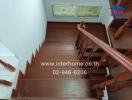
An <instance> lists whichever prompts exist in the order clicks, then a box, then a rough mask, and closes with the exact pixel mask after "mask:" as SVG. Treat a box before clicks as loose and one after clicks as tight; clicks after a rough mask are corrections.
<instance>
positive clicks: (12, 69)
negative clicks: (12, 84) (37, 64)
mask: <svg viewBox="0 0 132 100" xmlns="http://www.w3.org/2000/svg"><path fill="white" fill-rule="evenodd" d="M0 64H2V65H3V66H4V67H5V68H7V69H8V70H9V71H11V72H14V71H15V70H16V69H15V68H14V67H13V66H12V65H10V64H8V63H5V62H4V61H3V60H1V59H0Z"/></svg>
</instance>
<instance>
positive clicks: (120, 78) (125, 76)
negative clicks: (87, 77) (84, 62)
mask: <svg viewBox="0 0 132 100" xmlns="http://www.w3.org/2000/svg"><path fill="white" fill-rule="evenodd" d="M130 77H132V73H130V72H128V71H125V72H122V73H119V74H118V75H116V76H114V78H113V79H111V80H107V81H105V82H102V83H100V84H96V85H94V86H93V89H98V88H104V87H105V86H106V85H111V84H113V83H115V82H119V81H124V80H127V79H128V78H130Z"/></svg>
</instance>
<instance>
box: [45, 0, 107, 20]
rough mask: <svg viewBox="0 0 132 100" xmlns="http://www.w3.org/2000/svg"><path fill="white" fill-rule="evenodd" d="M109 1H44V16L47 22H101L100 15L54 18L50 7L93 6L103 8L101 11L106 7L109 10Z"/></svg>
mask: <svg viewBox="0 0 132 100" xmlns="http://www.w3.org/2000/svg"><path fill="white" fill-rule="evenodd" d="M108 1H109V0H44V3H45V9H46V16H47V20H48V21H59V22H80V21H82V20H83V21H86V22H102V13H101V16H100V17H99V18H98V17H55V16H53V12H52V5H54V4H70V5H71V4H73V5H90V6H92V5H94V6H96V5H97V6H103V9H102V11H104V10H105V9H106V7H107V9H109V6H108V5H109V3H108ZM103 15H105V13H103Z"/></svg>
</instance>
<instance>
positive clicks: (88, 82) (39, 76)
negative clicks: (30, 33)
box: [12, 23, 108, 100]
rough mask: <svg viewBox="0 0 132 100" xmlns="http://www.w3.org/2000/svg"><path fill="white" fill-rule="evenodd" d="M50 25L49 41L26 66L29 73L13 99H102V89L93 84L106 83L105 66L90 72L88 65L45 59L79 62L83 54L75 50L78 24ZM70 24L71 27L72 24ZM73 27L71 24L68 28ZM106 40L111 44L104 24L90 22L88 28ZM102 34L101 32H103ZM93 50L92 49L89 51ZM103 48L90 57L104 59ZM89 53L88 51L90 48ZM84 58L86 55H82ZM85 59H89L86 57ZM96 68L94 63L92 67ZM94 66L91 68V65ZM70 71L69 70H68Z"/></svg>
mask: <svg viewBox="0 0 132 100" xmlns="http://www.w3.org/2000/svg"><path fill="white" fill-rule="evenodd" d="M55 24H56V26H59V28H56V26H54V23H49V24H48V30H47V36H46V41H45V42H44V43H43V44H42V46H41V48H40V50H39V51H38V53H37V56H36V57H33V59H32V63H31V65H30V66H29V65H28V67H27V70H26V75H25V76H24V78H23V79H21V80H20V84H19V88H18V95H17V97H15V98H12V99H13V100H15V99H19V100H21V99H22V100H24V99H25V100H27V99H28V100H30V99H35V100H40V99H42V100H56V99H57V100H71V99H72V100H74V99H75V100H97V99H100V98H102V96H103V92H102V91H101V93H100V91H97V92H96V93H94V92H93V90H92V86H93V84H95V83H99V82H103V81H105V80H106V79H107V77H106V70H105V67H106V66H105V65H104V66H103V65H100V66H102V67H100V68H99V69H98V71H97V70H94V71H92V72H90V73H89V69H88V67H89V66H45V65H42V64H41V63H42V62H48V61H50V62H56V61H58V62H59V61H70V62H73V61H76V62H79V61H81V60H79V59H80V54H79V51H80V50H77V49H76V46H75V42H76V39H77V36H78V30H75V26H77V24H76V23H75V24H68V27H65V26H66V25H65V24H63V23H58V24H57V23H55ZM70 25H71V26H70ZM69 26H70V27H69ZM95 27H96V28H97V30H94V32H95V33H96V34H93V35H95V36H97V37H99V38H100V39H102V40H103V41H104V42H106V43H108V41H107V37H106V31H105V28H104V25H102V24H96V23H95V24H88V30H90V31H91V32H93V29H94V28H95ZM101 34H102V35H101ZM90 51H91V50H90ZM100 52H101V53H102V52H103V51H100V50H98V52H95V53H94V55H93V56H91V58H90V60H94V59H98V61H99V59H101V54H100ZM87 53H89V51H87ZM83 58H85V56H84V57H83ZM84 61H86V60H85V59H84ZM93 67H94V66H93ZM89 68H90V69H91V67H89ZM54 70H55V71H56V70H57V71H58V70H59V71H60V72H61V71H72V72H74V71H80V70H81V71H83V72H84V71H85V72H86V74H75V73H71V74H67V73H66V74H64V73H63V74H62V73H61V74H56V75H54V74H53V71H54ZM69 73H70V72H69Z"/></svg>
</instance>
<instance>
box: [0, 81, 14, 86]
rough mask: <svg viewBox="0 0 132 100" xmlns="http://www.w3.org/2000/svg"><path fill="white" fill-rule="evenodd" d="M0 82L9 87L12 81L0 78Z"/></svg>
mask: <svg viewBox="0 0 132 100" xmlns="http://www.w3.org/2000/svg"><path fill="white" fill-rule="evenodd" d="M0 84H3V85H6V86H9V87H10V86H11V85H12V82H10V81H7V80H0Z"/></svg>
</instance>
